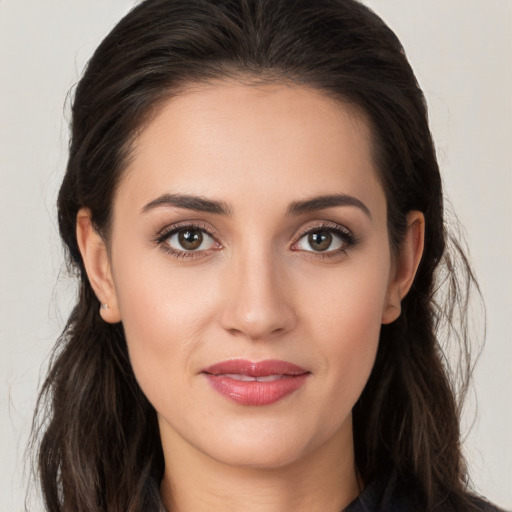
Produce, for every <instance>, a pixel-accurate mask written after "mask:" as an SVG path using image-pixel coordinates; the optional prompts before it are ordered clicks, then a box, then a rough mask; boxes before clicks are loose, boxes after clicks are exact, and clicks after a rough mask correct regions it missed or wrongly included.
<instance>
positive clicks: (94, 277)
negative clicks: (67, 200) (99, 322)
mask: <svg viewBox="0 0 512 512" xmlns="http://www.w3.org/2000/svg"><path fill="white" fill-rule="evenodd" d="M76 239H77V242H78V248H79V249H80V253H81V255H82V260H83V262H84V266H85V271H86V272H87V277H88V278H89V282H90V283H91V286H92V289H93V290H94V293H95V294H96V297H97V298H98V300H99V302H100V306H99V308H100V314H101V317H102V318H103V320H104V321H105V322H108V323H111V324H114V323H117V322H120V321H121V315H120V313H119V308H118V305H117V297H116V293H115V288H114V281H113V279H112V272H111V269H110V260H109V257H108V251H107V246H106V245H105V241H104V240H103V238H102V237H101V236H100V235H99V234H98V233H97V231H96V230H95V229H94V226H93V223H92V221H91V212H90V211H89V210H88V209H87V208H81V209H80V210H79V212H78V214H77V216H76Z"/></svg>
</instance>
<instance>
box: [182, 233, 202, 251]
mask: <svg viewBox="0 0 512 512" xmlns="http://www.w3.org/2000/svg"><path fill="white" fill-rule="evenodd" d="M178 242H179V244H180V245H181V247H182V248H183V249H185V250H186V251H195V250H196V249H199V247H201V244H202V243H203V233H202V232H201V231H199V230H198V229H186V230H183V231H179V232H178Z"/></svg>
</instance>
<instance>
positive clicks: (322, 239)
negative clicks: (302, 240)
mask: <svg viewBox="0 0 512 512" xmlns="http://www.w3.org/2000/svg"><path fill="white" fill-rule="evenodd" d="M308 242H309V245H310V246H311V247H312V248H313V249H314V250H315V251H326V250H327V249H329V247H330V246H331V242H332V235H331V233H329V232H328V231H319V232H318V233H311V234H310V235H309V236H308Z"/></svg>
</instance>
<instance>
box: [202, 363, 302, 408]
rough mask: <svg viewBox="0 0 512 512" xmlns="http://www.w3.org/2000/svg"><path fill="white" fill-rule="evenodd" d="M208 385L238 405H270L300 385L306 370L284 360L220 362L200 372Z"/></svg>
mask: <svg viewBox="0 0 512 512" xmlns="http://www.w3.org/2000/svg"><path fill="white" fill-rule="evenodd" d="M202 374H203V375H204V376H205V377H206V379H207V381H208V383H209V384H210V386H211V387H212V388H213V389H214V390H215V391H217V392H218V393H220V394H221V395H222V396H224V397H226V398H228V399H230V400H232V401H234V402H236V403H238V404H240V405H251V406H262V405H270V404H272V403H274V402H277V401H278V400H281V399H282V398H284V397H285V396H287V395H289V394H291V393H293V392H294V391H297V390H298V389H299V388H301V387H302V386H303V385H304V383H305V382H306V379H307V378H308V376H309V375H310V372H308V371H307V370H305V369H304V368H301V367H300V366H297V365H295V364H292V363H288V362H286V361H277V360H267V361H260V362H251V361H246V360H242V359H236V360H229V361H224V362H222V363H217V364H215V365H213V366H209V367H208V368H205V369H204V370H203V371H202Z"/></svg>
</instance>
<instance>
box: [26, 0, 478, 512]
mask: <svg viewBox="0 0 512 512" xmlns="http://www.w3.org/2000/svg"><path fill="white" fill-rule="evenodd" d="M226 77H231V78H239V79H244V80H249V82H250V81H268V82H271V83H273V82H282V81H287V82H292V83H296V84H301V85H304V86H307V87H310V88H314V89H317V90H320V91H322V92H324V93H325V94H328V95H330V96H332V97H334V98H337V99H338V100H340V101H343V102H345V103H348V104H350V105H354V106H356V107H357V108H358V109H359V110H361V111H362V112H364V113H365V115H366V117H367V119H368V120H369V123H370V126H371V128H372V134H373V150H374V157H375V161H376V163H377V167H378V170H379V173H380V178H381V181H382V184H383V187H384V190H385V193H386V197H387V203H388V212H389V213H388V230H389V234H390V240H391V244H392V247H394V248H395V249H396V248H397V247H398V246H399V245H400V243H401V240H402V236H403V234H404V229H405V225H406V224H405V219H406V214H407V213H408V212H409V211H411V210H419V211H421V212H423V213H424V216H425V220H426V238H425V251H424V254H423V258H422V260H421V263H420V266H419V269H418V272H417V275H416V278H415V281H414V284H413V287H412V289H411V291H410V293H409V294H408V295H407V296H406V298H405V299H404V301H403V304H402V314H401V316H400V317H399V319H398V320H397V321H395V322H394V323H392V324H390V325H386V326H383V327H382V331H381V339H380V343H379V349H378V354H377V358H376V362H375V366H374V369H373V372H372V374H371V377H370V379H369V382H368V383H367V385H366V387H365V389H364V391H363V393H362V396H361V397H360V399H359V400H358V402H357V404H356V406H355V408H354V410H353V422H354V442H355V458H356V465H357V469H358V471H359V472H360V474H361V476H362V478H363V480H364V481H369V480H371V479H372V478H374V477H376V476H377V475H380V474H382V473H385V472H390V471H394V472H396V473H397V474H398V476H399V478H400V480H401V481H402V482H406V483H409V484H410V485H411V486H413V487H414V488H417V489H419V492H420V499H421V502H422V507H423V508H424V510H428V511H431V510H436V508H437V507H438V506H439V505H440V504H441V503H443V502H446V501H448V502H450V503H451V504H452V505H453V506H454V507H455V508H456V509H457V510H477V509H476V508H473V505H472V500H471V499H470V495H469V494H468V493H467V489H466V487H467V475H466V470H465V466H464V463H463V459H462V456H461V450H460V435H459V417H458V415H459V408H458V404H457V401H456V400H455V391H456V390H455V389H453V386H452V383H451V380H450V377H449V373H448V371H447V368H446V364H445V361H444V356H443V353H442V350H441V348H440V345H439V342H438V339H437V336H436V333H437V330H438V328H439V325H440V323H442V322H448V323H450V322H451V319H452V314H453V311H454V307H455V305H456V304H457V303H459V305H460V300H461V299H460V297H461V296H462V297H465V295H464V293H463V292H464V290H460V289H458V284H457V281H456V278H455V276H454V274H453V273H452V270H453V265H454V263H453V260H452V259H451V256H450V254H449V252H448V251H446V249H445V245H446V243H447V234H446V231H445V226H444V221H443V198H442V189H441V179H440V175H439V169H438V165H437V162H436V156H435V150H434V147H433V143H432V138H431V135H430V132H429V127H428V122H427V113H426V104H425V99H424V97H423V94H422V91H421V90H420V88H419V86H418V84H417V81H416V79H415V76H414V74H413V71H412V69H411V67H410V66H409V63H408V61H407V59H406V57H405V54H404V51H403V48H402V46H401V44H400V42H399V41H398V39H397V37H396V36H395V34H394V33H393V32H392V31H391V30H390V29H389V28H388V27H387V26H386V25H385V24H384V23H383V21H382V20H381V19H380V18H379V17H378V16H376V15H375V14H374V13H373V12H372V11H371V10H369V9H368V8H366V7H364V6H363V5H361V4H360V3H358V2H356V1H355V0H187V1H183V0H147V1H145V2H142V3H141V4H140V5H138V6H137V7H136V8H135V9H133V10H132V11H131V12H130V13H129V14H128V15H127V16H126V17H125V18H124V19H122V20H121V21H120V22H119V24H118V25H117V26H116V27H115V28H114V29H113V30H112V32H111V33H110V34H109V35H108V36H107V37H106V38H105V40H104V41H103V42H102V43H101V45H100V46H99V47H98V49H97V50H96V52H95V53H94V56H93V57H92V59H91V60H90V62H89V63H88V65H87V69H86V71H85V74H84V76H83V78H82V79H81V81H80V82H79V84H78V86H77V88H76V92H75V96H74V101H73V107H72V114H73V117H72V134H71V145H70V154H69V161H68V166H67V171H66V175H65V177H64V181H63V183H62V187H61V189H60V193H59V198H58V215H59V227H60V233H61V236H62V238H63V240H64V243H65V244H66V247H67V249H68V254H69V259H70V262H71V264H72V266H73V267H74V268H76V269H77V271H78V275H79V279H80V293H79V299H78V303H77V305H76V306H75V308H74V309H73V311H72V314H71V316H70V318H69V321H68V323H67V325H66V327H65V329H64V332H63V334H62V336H61V338H60V340H59V342H58V344H57V347H56V350H55V353H54V357H53V359H52V361H51V364H50V370H49V373H48V376H47V378H46V381H45V382H44V385H43V388H42V391H41V394H40V398H39V402H38V410H39V416H36V420H35V423H34V432H35V434H34V435H35V436H37V435H38V434H41V442H40V447H39V451H38V465H39V474H40V479H41V485H42V489H43V495H44V499H45V503H46V507H47V509H48V510H51V511H73V512H76V511H87V512H94V511H106V510H108V511H109V512H115V511H119V512H120V511H123V512H126V511H130V512H135V511H149V510H158V507H159V506H160V497H159V495H158V484H159V482H160V480H161V478H162V475H163V470H164V461H163V454H162V448H161V445H160V438H159V432H158V426H157V421H156V413H155V411H154V409H153V408H152V406H151V405H150V404H149V402H148V400H147V399H146V398H145V396H144V395H143V393H142V391H141V390H140V388H139V386H138V384H137V382H136V380H135V377H134V374H133V372H132V369H131V366H130V362H129V358H128V354H127V348H126V343H125V339H124V334H123V328H122V325H121V324H117V325H110V324H107V323H105V322H103V321H102V319H101V317H100V315H99V313H98V305H99V304H98V301H97V299H96V297H95V295H94V293H93V291H92V289H91V285H90V283H89V281H88V278H87V275H86V272H85V270H84V265H83V262H82V259H81V256H80V252H79V250H78V246H77V240H76V235H75V226H76V217H77V212H78V210H79V209H80V208H82V207H87V208H88V209H89V210H90V212H91V216H92V221H93V223H94V226H95V228H96V229H97V230H98V232H99V233H100V234H102V236H103V237H104V238H105V239H106V240H108V236H109V226H110V218H111V208H112V202H113V198H114V195H115V192H116V187H117V185H118V184H119V182H120V178H121V176H122V173H123V169H124V168H125V167H126V165H127V162H128V161H129V158H130V150H131V146H132V142H133V140H134V138H135V137H136V136H137V133H139V131H140V129H141V128H142V127H143V125H144V124H145V123H147V122H148V121H149V120H150V119H151V116H152V115H153V113H154V112H155V111H156V110H157V109H158V107H159V106H160V105H161V104H162V102H163V101H165V100H166V99H168V98H169V97H171V96H173V95H175V94H178V93H179V92H180V91H181V90H183V89H184V88H186V86H187V85H188V84H192V83H197V82H208V81H211V80H216V79H224V78H226ZM455 251H456V252H458V253H459V254H460V255H462V259H461V262H462V267H463V270H465V271H466V274H465V281H464V284H465V285H468V286H469V284H468V283H471V282H472V281H473V276H472V274H471V271H470V269H469V266H468V265H467V260H466V259H465V258H464V256H463V253H462V252H460V251H459V250H458V245H455ZM440 269H441V270H440ZM442 282H444V285H445V289H446V291H445V292H444V296H445V299H446V301H447V305H440V304H438V303H437V302H436V297H435V295H434V294H435V292H436V290H437V288H438V287H439V286H441V284H442ZM466 291H467V290H466ZM461 293H462V295H460V294H461ZM466 306H467V304H465V303H464V302H462V313H464V312H465V310H466V309H467V308H466ZM460 340H461V341H462V344H463V347H464V346H465V345H464V343H465V342H466V340H467V337H466V332H465V331H464V329H463V330H462V332H461V334H460ZM466 353H467V350H466ZM465 385H466V381H463V386H462V388H461V389H462V390H464V389H465Z"/></svg>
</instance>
